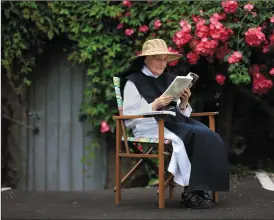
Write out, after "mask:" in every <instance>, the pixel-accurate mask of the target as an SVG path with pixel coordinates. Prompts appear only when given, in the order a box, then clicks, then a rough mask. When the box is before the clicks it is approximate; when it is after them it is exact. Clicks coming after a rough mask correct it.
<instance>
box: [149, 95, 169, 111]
mask: <svg viewBox="0 0 274 220" xmlns="http://www.w3.org/2000/svg"><path fill="white" fill-rule="evenodd" d="M172 100H173V97H172V96H160V97H159V98H157V99H155V100H154V102H152V110H153V111H156V110H157V109H159V108H162V107H165V106H167V105H168V104H169V103H170V102H171V101H172Z"/></svg>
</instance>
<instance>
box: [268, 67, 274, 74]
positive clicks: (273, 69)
mask: <svg viewBox="0 0 274 220" xmlns="http://www.w3.org/2000/svg"><path fill="white" fill-rule="evenodd" d="M269 75H271V76H274V68H272V69H271V70H270V71H269Z"/></svg>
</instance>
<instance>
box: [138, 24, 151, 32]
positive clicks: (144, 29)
mask: <svg viewBox="0 0 274 220" xmlns="http://www.w3.org/2000/svg"><path fill="white" fill-rule="evenodd" d="M148 30H149V27H148V26H147V25H142V26H140V27H139V31H140V32H143V33H146V32H147V31H148Z"/></svg>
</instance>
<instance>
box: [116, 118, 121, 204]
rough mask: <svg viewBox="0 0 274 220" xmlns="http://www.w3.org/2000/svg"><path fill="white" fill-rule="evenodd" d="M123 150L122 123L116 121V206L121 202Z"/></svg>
mask: <svg viewBox="0 0 274 220" xmlns="http://www.w3.org/2000/svg"><path fill="white" fill-rule="evenodd" d="M120 150H121V130H120V123H119V121H118V120H117V121H116V175H115V176H116V192H115V197H116V198H115V199H116V205H120V202H121V157H120V156H119V153H120Z"/></svg>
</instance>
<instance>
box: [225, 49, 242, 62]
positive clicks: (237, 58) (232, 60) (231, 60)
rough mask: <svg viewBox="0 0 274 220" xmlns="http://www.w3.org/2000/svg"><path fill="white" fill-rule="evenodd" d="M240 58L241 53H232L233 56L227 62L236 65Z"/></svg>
mask: <svg viewBox="0 0 274 220" xmlns="http://www.w3.org/2000/svg"><path fill="white" fill-rule="evenodd" d="M242 58H243V55H242V53H241V52H233V54H232V55H230V56H229V57H228V59H227V62H228V63H230V64H232V63H237V62H239V61H241V60H242Z"/></svg>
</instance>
